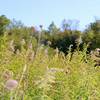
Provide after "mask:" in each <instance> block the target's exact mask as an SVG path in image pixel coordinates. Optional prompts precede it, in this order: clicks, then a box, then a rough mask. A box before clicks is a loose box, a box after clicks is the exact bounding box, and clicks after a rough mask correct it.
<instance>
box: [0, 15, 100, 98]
mask: <svg viewBox="0 0 100 100" xmlns="http://www.w3.org/2000/svg"><path fill="white" fill-rule="evenodd" d="M2 23H3V25H2ZM72 26H73V25H72ZM62 27H63V28H62V29H60V28H57V27H56V25H55V24H54V22H52V23H51V24H50V26H49V28H48V30H44V29H43V27H42V25H40V28H41V31H38V30H36V29H35V28H34V27H27V26H24V25H23V24H22V23H21V22H20V21H15V20H13V21H10V20H9V19H8V18H6V17H5V16H0V34H2V35H0V100H100V64H97V65H96V62H95V59H94V55H93V53H92V54H90V52H91V51H92V50H95V49H96V48H100V21H99V20H96V21H95V22H94V23H91V24H90V25H89V26H88V28H87V29H85V30H84V31H83V32H81V31H79V30H78V29H73V27H71V24H70V23H67V22H66V21H65V20H64V22H63V23H62ZM93 52H95V51H93ZM96 55H98V57H97V58H96V59H98V61H100V58H99V57H100V51H98V52H96ZM95 65H96V66H95Z"/></svg>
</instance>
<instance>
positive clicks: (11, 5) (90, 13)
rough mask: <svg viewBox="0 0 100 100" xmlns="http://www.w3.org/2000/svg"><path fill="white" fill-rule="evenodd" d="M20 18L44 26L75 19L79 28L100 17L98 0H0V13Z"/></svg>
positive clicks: (99, 1)
mask: <svg viewBox="0 0 100 100" xmlns="http://www.w3.org/2000/svg"><path fill="white" fill-rule="evenodd" d="M2 14H4V15H6V16H7V17H8V18H10V19H13V18H15V19H16V20H21V21H22V22H23V23H24V24H25V25H28V26H31V25H33V26H38V25H40V24H42V25H43V26H44V27H45V28H46V27H48V26H49V24H50V23H51V22H52V21H54V22H55V24H56V25H58V26H61V22H62V20H63V19H72V20H73V19H77V20H79V21H80V29H84V27H85V25H87V24H89V23H90V22H93V21H94V20H95V17H98V18H100V0H0V15H2Z"/></svg>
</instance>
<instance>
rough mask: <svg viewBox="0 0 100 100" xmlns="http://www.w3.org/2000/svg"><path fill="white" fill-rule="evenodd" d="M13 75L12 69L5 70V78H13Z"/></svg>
mask: <svg viewBox="0 0 100 100" xmlns="http://www.w3.org/2000/svg"><path fill="white" fill-rule="evenodd" d="M12 76H13V73H12V72H10V71H5V72H4V73H3V75H2V77H3V79H5V80H9V79H10V78H12Z"/></svg>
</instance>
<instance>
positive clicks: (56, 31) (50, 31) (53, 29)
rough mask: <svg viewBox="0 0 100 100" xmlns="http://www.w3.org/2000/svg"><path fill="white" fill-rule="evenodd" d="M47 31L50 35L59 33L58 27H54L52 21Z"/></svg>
mask: <svg viewBox="0 0 100 100" xmlns="http://www.w3.org/2000/svg"><path fill="white" fill-rule="evenodd" d="M48 30H49V33H50V34H51V35H53V34H57V33H59V31H60V29H59V28H57V27H56V25H55V24H54V22H52V23H51V24H50V25H49V27H48Z"/></svg>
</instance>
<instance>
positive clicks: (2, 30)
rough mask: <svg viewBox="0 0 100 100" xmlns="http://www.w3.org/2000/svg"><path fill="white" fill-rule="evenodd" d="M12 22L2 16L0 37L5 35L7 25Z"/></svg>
mask: <svg viewBox="0 0 100 100" xmlns="http://www.w3.org/2000/svg"><path fill="white" fill-rule="evenodd" d="M9 23H10V20H9V19H8V18H7V17H6V16H5V15H1V16H0V35H3V34H4V32H5V30H6V27H7V25H9Z"/></svg>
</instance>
